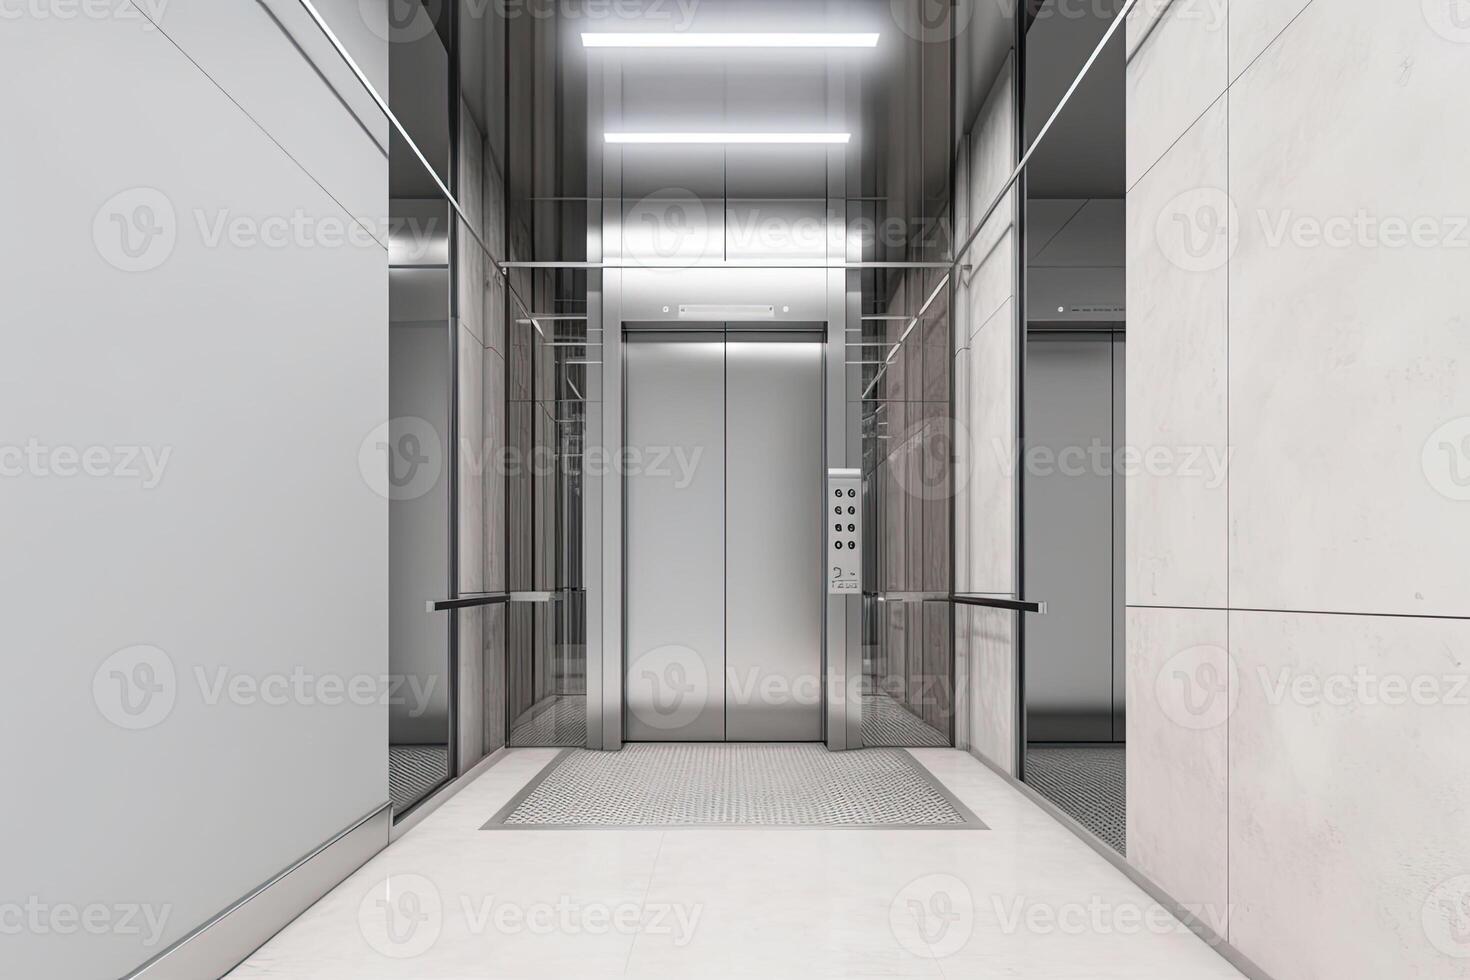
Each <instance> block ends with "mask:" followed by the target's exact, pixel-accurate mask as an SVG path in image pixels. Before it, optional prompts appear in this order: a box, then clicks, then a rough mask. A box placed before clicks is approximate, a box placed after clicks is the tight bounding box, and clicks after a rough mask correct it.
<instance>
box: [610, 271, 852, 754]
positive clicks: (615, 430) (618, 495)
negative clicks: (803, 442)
mask: <svg viewBox="0 0 1470 980" xmlns="http://www.w3.org/2000/svg"><path fill="white" fill-rule="evenodd" d="M846 278H847V277H846V276H845V275H843V274H842V273H838V274H837V275H836V276H834V277H833V287H834V288H833V290H832V299H833V303H832V305H830V306H829V307H828V308H829V309H833V308H834V307H835V312H836V313H837V316H836V317H835V318H834V319H829V320H826V321H822V320H815V319H808V320H785V321H783V320H775V321H761V322H755V323H749V322H742V321H724V320H715V321H697V320H687V319H679V320H668V321H664V320H626V321H625V320H622V319H615V318H614V317H612V316H608V317H607V318H606V319H605V320H603V323H604V329H603V357H602V361H603V371H602V373H601V375H600V377H599V378H598V380H597V383H596V385H595V391H594V392H589V393H588V399H589V401H588V433H589V444H588V448H589V450H590V449H592V448H594V446H593V440H594V439H596V441H597V443H598V444H599V445H598V447H597V448H600V449H601V450H602V452H603V453H604V454H609V455H610V458H617V456H618V454H619V453H620V452H621V451H622V449H623V448H624V418H625V412H624V402H625V397H626V387H625V384H624V378H623V373H624V355H623V349H622V348H623V341H624V336H625V334H626V332H627V331H629V330H633V331H640V330H646V329H654V330H658V329H662V330H674V331H681V332H689V331H695V330H701V329H705V330H718V331H720V332H721V333H724V332H725V325H726V323H727V322H729V323H730V325H731V332H737V333H741V334H748V333H754V332H766V331H770V332H780V333H789V332H791V331H802V332H807V333H816V334H817V335H818V336H819V337H820V340H821V344H822V351H821V377H822V392H821V400H822V414H823V418H822V447H823V452H822V459H821V460H820V461H819V464H817V465H820V467H821V468H822V472H823V476H824V479H823V481H822V485H823V486H825V473H826V471H827V470H828V469H830V468H833V467H837V468H842V467H847V466H850V465H856V464H855V462H849V461H850V460H856V459H857V452H858V448H859V447H858V446H857V433H858V430H859V425H858V420H857V408H858V403H857V402H856V401H855V399H853V398H852V397H851V396H852V395H853V394H854V392H855V390H856V389H854V392H850V391H849V390H848V389H849V388H850V387H852V386H853V385H854V384H856V373H855V372H854V371H853V369H852V368H851V366H849V365H848V364H847V363H846V354H847V350H846V348H847V340H846V315H845V314H846V312H847V311H846V309H845V307H846V299H847V296H846V292H847V290H846V285H847V284H846V282H845V280H846ZM593 295H594V299H596V298H600V297H597V296H596V294H595V293H594V294H593ZM608 305H609V306H610V305H612V304H608ZM854 305H855V304H854ZM589 307H590V308H591V309H592V310H593V311H594V314H595V310H596V307H595V306H593V305H592V304H591V303H589ZM603 312H604V313H611V312H612V311H611V310H607V309H606V308H604V310H603ZM599 436H600V438H598V437H599ZM614 469H615V468H614ZM588 483H589V492H588V494H587V497H586V498H585V499H586V500H587V501H588V502H589V508H588V511H587V514H586V523H585V536H584V548H585V549H586V551H587V557H588V559H589V563H590V564H589V567H596V568H597V569H598V573H597V574H596V576H595V579H594V580H591V581H589V586H588V587H589V610H588V616H589V621H588V656H587V663H588V698H587V722H588V737H587V747H588V748H591V749H604V750H616V749H620V748H622V745H623V742H624V731H625V727H626V722H625V717H624V715H625V707H626V692H625V690H624V682H625V671H626V662H625V661H626V650H627V635H626V618H625V616H624V606H625V603H626V564H625V558H626V547H625V545H626V540H625V535H626V533H627V520H626V517H627V515H626V496H625V494H624V492H623V480H622V479H621V477H620V476H619V475H618V474H617V473H616V472H612V473H609V474H607V475H606V476H604V477H602V478H600V479H599V478H597V477H595V476H592V475H590V474H589V478H588ZM591 484H597V486H596V488H595V489H594V488H593V487H592V486H590V485H591ZM591 501H596V502H597V504H596V505H595V506H592V505H590V502H591ZM823 503H824V501H823V499H822V497H821V495H820V494H818V495H816V499H814V500H813V501H812V506H813V507H814V508H816V507H821V506H823ZM822 526H825V525H822ZM814 547H819V548H820V547H823V543H822V542H814ZM823 561H825V558H824V559H823ZM822 567H824V566H823V564H822V562H818V563H817V568H818V569H819V570H820V569H821V568H822ZM589 578H593V577H589ZM813 589H814V590H815V591H817V593H818V594H819V595H820V596H821V598H820V600H819V602H820V607H821V608H822V610H823V612H822V615H821V625H822V633H821V636H822V639H821V651H820V653H821V656H820V665H821V667H820V673H821V685H822V697H821V709H822V710H821V718H822V725H821V736H820V740H821V741H822V742H824V743H825V744H826V745H827V747H828V748H829V749H832V750H844V749H849V748H859V747H861V741H860V732H861V725H862V715H861V712H862V701H861V697H860V696H859V695H858V694H856V693H855V692H858V691H859V690H860V684H861V678H862V629H861V599H860V598H858V597H854V596H848V595H828V594H826V592H825V579H823V578H821V577H820V576H819V577H818V579H817V581H815V582H814V583H813ZM594 592H595V593H596V598H593V596H592V593H594Z"/></svg>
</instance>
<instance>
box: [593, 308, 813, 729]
mask: <svg viewBox="0 0 1470 980" xmlns="http://www.w3.org/2000/svg"><path fill="white" fill-rule="evenodd" d="M620 334H622V341H623V344H625V345H628V344H637V342H639V341H642V342H648V341H656V339H657V338H659V336H660V335H667V336H669V339H670V341H672V339H675V338H681V339H689V338H691V336H697V338H698V339H697V341H695V342H711V344H713V342H719V344H720V347H722V357H723V359H725V360H726V367H725V378H726V382H725V383H726V385H728V383H729V367H728V359H729V344H738V342H756V344H759V342H763V341H764V342H811V344H819V345H822V350H819V363H817V375H819V383H820V391H819V392H816V395H817V397H816V398H814V400H813V408H814V410H820V407H822V404H823V401H825V398H826V381H825V379H826V350H825V342H826V339H828V328H826V325H825V323H804V322H739V320H679V322H675V323H669V322H626V323H623V325H622V331H620ZM632 338H637V339H632ZM628 364H629V357H628V356H626V354H623V356H622V357H619V366H617V370H619V373H620V375H622V379H623V385H622V413H620V414H622V442H620V445H623V447H626V445H631V442H629V439H628V426H629V410H628V397H629V385H628V372H629V367H628ZM723 400H725V404H726V407H725V408H723V411H725V413H728V411H729V407H728V406H729V389H728V388H726V389H725V391H723ZM725 432H726V436H725V438H726V442H725V450H726V454H728V451H729V444H728V439H729V417H728V414H726V417H725ZM819 441H820V451H819V458H817V460H814V461H813V466H825V461H826V457H828V453H826V425H823V426H822V433H820V436H819ZM726 466H728V461H726ZM619 479H620V482H622V485H623V492H622V500H623V513H622V520H620V533H619V538H620V545H622V555H623V561H622V564H623V573H622V582H623V589H622V591H620V595H619V597H617V601H619V604H620V607H622V616H620V620H622V632H623V638H622V639H623V642H622V655H620V660H622V666H620V670H619V671H617V677H619V689H620V699H622V705H620V716H622V741H623V742H648V741H660V739H653V738H650V736H648V735H647V733H642V735H632V733H631V720H629V714H631V710H629V701H628V693H629V692H628V671H629V629H628V623H629V599H631V594H632V589H631V588H629V561H628V558H629V552H631V547H629V510H628V498H629V494H628V475H626V473H622V475H620V476H619ZM729 480H731V475H729V473H728V472H726V473H725V482H726V486H728V485H729ZM822 486H825V480H823V479H820V478H819V479H817V480H816V488H817V489H816V492H814V494H813V497H811V500H810V501H808V502H810V507H811V508H813V510H816V508H819V507H823V504H825V500H823V497H822ZM728 494H729V491H726V497H725V501H723V504H722V510H723V517H722V536H723V538H725V539H726V542H728V533H729V530H728V522H729V495H728ZM823 527H825V522H817V523H816V529H817V530H816V532H814V533H813V536H811V541H810V542H808V547H810V548H811V555H813V557H814V558H816V560H814V561H813V576H811V582H810V589H811V599H813V604H814V608H816V610H817V620H819V636H817V649H816V654H817V677H819V683H820V686H822V689H825V688H826V683H828V680H826V679H828V669H826V667H828V664H826V629H825V620H826V616H825V610H823V608H822V607H823V601H822V599H823V597H825V592H823V583H825V577H823V576H822V570H823V566H825V545H826V538H825V535H822V533H820V530H822V529H823ZM726 560H728V544H726ZM725 589H726V592H725V595H723V610H725V613H723V617H722V619H723V623H722V626H720V645H719V649H720V666H722V670H720V673H719V676H717V677H711V679H710V680H709V683H710V685H711V688H713V686H714V685H720V701H722V704H723V721H722V723H720V733H722V738H720V739H717V741H722V742H756V743H760V742H769V741H772V739H736V738H731V714H729V713H731V691H729V670H731V646H729V644H731V638H729V601H731V598H729V592H728V589H729V573H728V570H726V574H725ZM778 673H779V671H778ZM817 707H819V726H817V735H816V738H813V739H808V741H817V742H825V741H826V727H828V718H826V711H828V704H826V698H819V705H817ZM681 741H691V739H681ZM692 741H710V739H698V738H695V739H692ZM776 741H781V739H776ZM798 741H804V739H798Z"/></svg>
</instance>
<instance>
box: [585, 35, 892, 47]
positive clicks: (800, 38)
mask: <svg viewBox="0 0 1470 980" xmlns="http://www.w3.org/2000/svg"><path fill="white" fill-rule="evenodd" d="M582 46H583V47H584V48H876V47H877V46H878V35H877V34H793V33H774V34H693V33H680V32H674V31H665V32H662V33H658V34H631V33H627V34H624V33H604V34H583V35H582Z"/></svg>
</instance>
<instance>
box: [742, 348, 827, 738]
mask: <svg viewBox="0 0 1470 980" xmlns="http://www.w3.org/2000/svg"><path fill="white" fill-rule="evenodd" d="M725 376H726V390H725V401H726V418H725V430H726V447H725V457H726V472H725V488H726V489H725V602H726V610H725V644H726V645H725V683H726V692H725V737H726V738H727V739H729V740H730V741H816V740H818V739H820V738H821V737H822V703H821V695H822V591H821V581H822V552H821V548H822V545H821V542H822V526H823V522H822V521H821V514H820V512H819V510H818V506H817V501H819V500H820V499H821V497H822V464H821V460H822V348H821V345H820V344H818V343H816V342H814V341H809V340H801V341H779V340H775V341H768V342H759V343H757V342H749V341H743V340H731V341H730V342H729V343H728V344H727V345H726V360H725Z"/></svg>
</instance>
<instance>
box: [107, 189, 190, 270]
mask: <svg viewBox="0 0 1470 980" xmlns="http://www.w3.org/2000/svg"><path fill="white" fill-rule="evenodd" d="M178 239H179V223H178V219H177V217H176V216H175V214H174V206H173V202H172V201H170V200H169V199H168V197H167V196H165V195H164V193H163V192H162V191H160V190H157V189H155V188H152V187H131V188H129V189H127V190H125V191H120V192H118V193H116V194H114V195H112V197H109V198H108V199H107V200H106V201H105V202H103V204H102V206H101V207H100V208H98V209H97V214H96V215H95V216H94V217H93V218H92V243H93V244H94V245H95V246H96V248H97V254H98V255H100V256H102V258H103V261H105V262H106V263H107V264H108V265H110V266H112V267H113V268H114V269H119V270H121V271H123V272H147V271H149V270H150V269H156V268H158V267H159V266H161V265H163V263H164V262H166V261H168V257H169V256H170V255H172V254H173V251H174V246H175V245H176V244H177V243H178Z"/></svg>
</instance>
